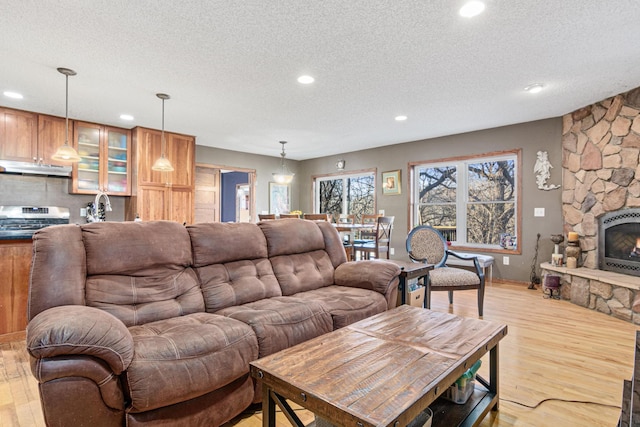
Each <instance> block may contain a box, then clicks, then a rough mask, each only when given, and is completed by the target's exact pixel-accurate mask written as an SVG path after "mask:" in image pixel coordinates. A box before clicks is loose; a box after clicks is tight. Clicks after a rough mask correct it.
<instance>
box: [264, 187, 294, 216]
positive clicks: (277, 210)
mask: <svg viewBox="0 0 640 427" xmlns="http://www.w3.org/2000/svg"><path fill="white" fill-rule="evenodd" d="M290 209H291V190H290V187H289V184H278V183H277V182H270V183H269V213H272V214H276V215H279V214H286V213H289V210H290Z"/></svg>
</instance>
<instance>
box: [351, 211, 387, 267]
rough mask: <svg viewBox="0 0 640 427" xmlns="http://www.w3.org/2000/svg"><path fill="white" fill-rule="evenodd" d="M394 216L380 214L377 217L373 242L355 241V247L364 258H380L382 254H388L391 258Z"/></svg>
mask: <svg viewBox="0 0 640 427" xmlns="http://www.w3.org/2000/svg"><path fill="white" fill-rule="evenodd" d="M394 218H395V217H393V216H379V217H378V218H377V219H376V227H375V229H374V230H375V234H374V240H373V241H371V242H364V243H354V245H353V248H354V250H355V251H356V254H357V253H360V254H361V258H362V259H371V257H372V256H373V257H374V258H375V259H380V255H381V254H385V253H386V254H387V255H386V257H387V259H389V255H390V254H389V252H390V251H389V245H390V243H391V231H392V230H393V220H394Z"/></svg>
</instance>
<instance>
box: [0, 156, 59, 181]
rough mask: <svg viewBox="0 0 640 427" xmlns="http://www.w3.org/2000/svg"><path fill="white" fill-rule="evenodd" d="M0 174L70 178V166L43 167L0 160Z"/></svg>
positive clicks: (30, 163) (42, 165)
mask: <svg viewBox="0 0 640 427" xmlns="http://www.w3.org/2000/svg"><path fill="white" fill-rule="evenodd" d="M0 173H15V174H24V175H48V176H60V177H65V178H69V177H71V166H56V165H44V164H38V163H35V162H15V161H12V160H0Z"/></svg>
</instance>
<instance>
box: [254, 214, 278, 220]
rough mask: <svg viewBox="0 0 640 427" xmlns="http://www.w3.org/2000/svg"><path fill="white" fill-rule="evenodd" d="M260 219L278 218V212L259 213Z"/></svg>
mask: <svg viewBox="0 0 640 427" xmlns="http://www.w3.org/2000/svg"><path fill="white" fill-rule="evenodd" d="M258 219H259V220H260V221H268V220H271V219H276V214H258Z"/></svg>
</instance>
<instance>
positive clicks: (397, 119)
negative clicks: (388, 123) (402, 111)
mask: <svg viewBox="0 0 640 427" xmlns="http://www.w3.org/2000/svg"><path fill="white" fill-rule="evenodd" d="M405 120H407V116H396V122H404V121H405Z"/></svg>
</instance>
